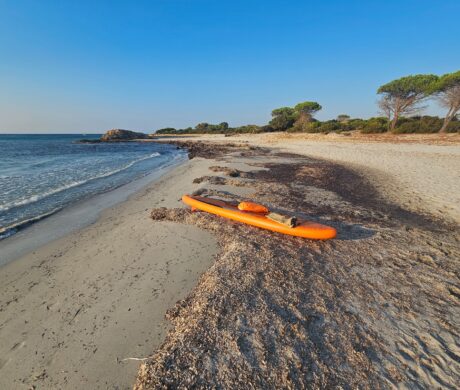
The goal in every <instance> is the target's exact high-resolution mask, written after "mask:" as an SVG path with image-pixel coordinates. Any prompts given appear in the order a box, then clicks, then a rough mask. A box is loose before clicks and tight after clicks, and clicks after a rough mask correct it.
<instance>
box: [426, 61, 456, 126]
mask: <svg viewBox="0 0 460 390" xmlns="http://www.w3.org/2000/svg"><path fill="white" fill-rule="evenodd" d="M431 92H432V93H433V94H434V95H435V96H436V97H437V99H438V101H439V103H440V104H441V106H443V107H445V108H447V114H446V116H445V118H444V124H443V126H442V127H441V130H440V132H441V133H444V132H445V131H446V129H447V126H448V125H449V123H450V121H451V120H452V119H453V118H455V116H456V115H457V113H458V112H459V110H460V70H459V71H457V72H453V73H447V74H445V75H443V76H441V77H440V78H439V79H438V81H437V82H436V83H434V84H433V87H432V91H431Z"/></svg>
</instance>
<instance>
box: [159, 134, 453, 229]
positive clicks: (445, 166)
mask: <svg viewBox="0 0 460 390" xmlns="http://www.w3.org/2000/svg"><path fill="white" fill-rule="evenodd" d="M168 138H169V139H170V140H172V139H176V140H187V139H194V140H203V141H208V142H216V143H226V142H247V143H249V144H251V145H256V146H266V147H272V148H276V149H279V150H282V151H286V152H292V153H297V154H302V155H306V156H310V157H316V158H320V159H325V160H328V161H333V162H339V163H343V164H346V166H347V167H350V168H355V169H356V170H357V171H358V172H360V173H363V174H364V175H366V176H367V177H368V178H369V179H370V180H371V181H372V182H373V184H374V186H375V188H376V189H377V190H378V191H379V192H380V193H381V194H383V195H385V197H386V198H388V199H390V200H391V201H392V202H394V203H397V204H400V205H402V206H404V207H406V208H408V209H410V210H413V211H415V212H417V211H425V212H428V213H429V214H434V215H436V216H438V217H440V218H443V219H451V220H453V221H456V222H457V223H460V135H458V134H447V135H445V136H440V135H438V134H421V135H417V134H416V135H411V134H407V135H400V136H396V135H382V134H378V135H363V134H360V133H356V134H352V135H351V136H344V135H340V134H329V135H323V134H286V133H267V134H241V135H237V136H233V137H224V136H222V135H209V134H206V135H200V136H192V137H168Z"/></svg>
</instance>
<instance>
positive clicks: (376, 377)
mask: <svg viewBox="0 0 460 390" xmlns="http://www.w3.org/2000/svg"><path fill="white" fill-rule="evenodd" d="M283 137H284V136H283ZM211 138H213V139H212V141H213V142H218V143H223V142H229V141H230V142H234V143H242V142H243V143H244V142H248V143H251V144H254V145H256V144H257V145H262V146H270V147H272V148H275V152H271V151H270V150H259V149H257V148H250V147H243V148H241V147H233V148H232V147H231V148H227V147H225V146H223V145H222V146H220V147H216V145H212V146H211V147H209V148H208V149H207V150H206V149H205V150H204V154H203V155H204V156H206V157H212V159H203V158H194V159H193V160H191V161H189V162H187V163H186V164H184V165H182V166H180V167H178V168H176V169H175V170H174V171H173V172H170V173H169V174H167V175H166V176H164V177H163V178H162V179H160V180H159V181H157V182H155V183H153V184H151V185H149V186H148V187H147V188H146V189H144V190H142V191H141V192H139V193H137V194H136V195H134V196H132V197H131V198H130V199H129V200H128V201H127V202H124V203H123V204H120V205H118V206H115V207H112V208H111V209H108V210H106V211H105V212H104V213H103V215H102V216H101V218H100V219H99V220H98V221H97V222H96V223H94V224H92V225H91V226H89V227H87V228H85V229H82V230H80V231H78V232H75V233H72V234H70V235H68V236H66V237H64V238H62V239H59V240H57V241H54V242H52V243H50V244H47V245H45V246H44V247H41V248H39V249H38V250H36V251H34V252H33V253H30V254H28V255H26V256H24V257H22V258H20V259H18V260H15V261H13V262H11V263H10V264H7V265H6V266H3V267H2V268H0V388H8V389H9V388H19V389H21V388H31V387H32V388H33V387H34V386H35V387H36V388H71V389H73V388H130V387H131V385H132V384H133V382H134V379H135V373H136V370H137V368H138V366H139V361H136V360H125V361H123V359H126V358H129V357H137V358H143V357H148V356H151V358H149V359H148V360H147V361H146V364H143V365H142V366H141V369H140V371H139V376H138V380H137V383H136V386H137V388H139V389H141V388H164V387H170V388H175V387H193V386H196V387H201V388H204V387H209V386H217V387H224V388H248V387H250V388H276V387H285V388H293V387H297V388H302V387H309V388H325V387H328V388H330V387H337V386H342V388H347V387H360V388H379V387H380V388H387V387H392V386H396V387H400V388H408V387H409V388H437V387H445V388H454V387H455V384H456V383H458V382H459V380H460V366H459V361H460V341H459V339H458V334H459V333H460V332H459V329H458V324H459V323H460V318H459V310H458V307H459V303H460V285H459V274H458V272H459V269H460V267H459V263H458V261H459V256H460V250H459V237H458V224H456V221H457V222H458V208H456V206H458V205H456V204H454V203H455V202H456V199H458V194H459V191H458V185H459V182H458V180H456V179H458V173H459V169H457V167H458V163H459V149H458V143H455V142H454V143H452V142H450V141H449V142H446V143H447V145H430V144H427V143H423V142H419V143H417V142H415V143H413V142H411V143H410V144H408V143H403V144H401V143H391V142H386V143H379V144H378V145H376V144H374V143H369V142H365V140H355V141H353V142H350V141H349V140H347V141H343V140H341V139H340V140H334V139H333V140H329V139H324V137H323V138H320V139H314V140H296V139H295V138H296V137H293V138H291V137H288V138H287V139H284V138H283V139H279V135H273V134H272V135H267V136H240V137H235V138H233V137H232V138H224V137H211ZM203 139H210V137H208V136H206V137H203ZM276 151H295V152H296V153H299V154H303V155H305V154H307V155H310V156H316V157H321V158H324V159H328V160H329V161H336V162H341V163H343V164H345V165H346V166H347V167H349V168H352V169H346V168H342V167H340V166H337V165H334V164H331V163H326V162H321V161H318V160H314V159H311V158H307V157H302V156H292V155H288V154H277V153H276ZM197 154H198V155H200V152H199V150H198V152H197V153H195V155H197ZM212 166H214V167H215V166H221V167H227V170H225V169H224V170H220V169H219V168H213V169H209V168H211V167H212ZM401 166H405V167H412V168H411V169H412V171H413V174H411V175H406V176H404V175H405V173H401V170H400V167H401ZM446 167H450V169H447V170H446V169H445V168H446ZM229 169H230V170H229ZM234 169H236V170H243V171H245V172H249V173H248V174H241V173H240V174H239V175H236V176H235V175H234V174H233V173H232V172H234V171H231V170H234ZM216 177H217V178H216ZM195 179H199V180H195ZM194 180H195V183H193V181H194ZM402 183H403V184H404V186H402ZM196 190H198V191H202V192H204V194H209V195H213V196H220V197H221V198H223V199H242V198H251V197H254V198H256V199H258V200H261V201H263V202H265V203H266V204H267V205H269V206H271V207H272V208H275V209H279V210H284V211H288V212H289V211H291V212H292V211H297V212H298V210H302V212H303V213H304V215H305V216H309V217H311V218H314V219H317V220H320V221H323V222H325V223H330V224H332V225H334V226H336V227H337V228H338V229H339V232H340V235H339V238H338V239H337V240H333V241H328V242H324V243H318V242H312V241H308V240H300V239H295V238H292V239H291V238H289V239H288V238H285V237H279V236H274V235H273V233H269V232H263V231H259V230H257V231H255V230H254V229H252V228H249V227H246V226H244V225H238V224H233V223H228V222H225V221H222V220H220V219H218V218H215V217H212V216H208V215H203V214H201V213H196V214H190V213H188V212H186V211H184V209H182V208H181V209H177V207H181V204H180V202H179V201H178V199H179V197H180V195H181V194H183V193H186V192H192V191H196ZM441 191H443V192H442V195H441V196H439V194H440V193H441ZM436 194H438V195H437V196H436ZM419 198H420V199H421V200H420V201H418V200H416V199H419ZM411 199H412V200H413V202H412V203H410V202H409V200H411ZM454 201H455V202H454ZM159 207H166V208H167V209H162V210H160V211H158V210H157V209H156V210H157V211H155V212H154V217H155V219H157V220H161V221H152V220H151V219H150V218H149V214H150V210H151V209H152V208H159ZM439 210H441V211H442V212H440V211H439ZM216 239H217V240H218V241H217V240H216ZM203 272H204V274H202V273H203ZM200 275H202V276H201V277H200ZM177 301H179V302H178V303H177V305H175V303H176V302H177ZM168 308H170V310H169V311H168V315H167V317H168V319H169V320H170V321H171V326H169V325H168V324H169V322H167V321H165V319H164V315H165V313H166V312H167V309H168ZM171 308H172V309H171Z"/></svg>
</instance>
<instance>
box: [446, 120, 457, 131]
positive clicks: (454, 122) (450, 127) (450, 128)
mask: <svg viewBox="0 0 460 390" xmlns="http://www.w3.org/2000/svg"><path fill="white" fill-rule="evenodd" d="M447 132H448V133H460V121H459V120H458V119H452V121H451V122H450V123H449V124H448V125H447Z"/></svg>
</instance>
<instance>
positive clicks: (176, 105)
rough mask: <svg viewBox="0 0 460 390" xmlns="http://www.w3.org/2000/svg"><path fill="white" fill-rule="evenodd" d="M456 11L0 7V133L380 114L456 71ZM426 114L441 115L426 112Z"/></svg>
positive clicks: (440, 5)
mask: <svg viewBox="0 0 460 390" xmlns="http://www.w3.org/2000/svg"><path fill="white" fill-rule="evenodd" d="M459 14H460V2H459V1H458V0H456V1H449V0H443V1H434V0H431V1H424V0H418V1H415V0H414V1H412V0H407V1H405V0H399V1H393V0H389V1H388V0H387V1H383V0H382V1H372V0H369V1H364V0H362V1H338V0H335V1H332V0H331V1H321V2H320V1H270V0H265V1H258V0H255V1H251V0H245V1H239V0H232V1H218V0H214V1H204V0H203V1H202V0H195V1H193V0H188V1H186V0H182V1H175V0H169V1H166V0H164V1H161V0H160V1H154V0H151V1H134V0H132V1H114V0H112V1H97V0H93V1H84V0H79V1H71V0H68V1H58V0H55V1H49V0H48V1H47V0H40V1H36V0H33V1H32V0H30V1H25V0H7V1H5V0H0V132H3V133H6V132H101V131H104V130H106V129H109V128H113V127H118V128H127V129H134V130H143V131H151V130H154V129H158V128H161V127H167V126H173V127H178V128H180V127H187V126H190V125H191V126H193V125H195V124H196V123H198V122H210V123H214V122H222V121H227V122H229V123H230V125H234V126H236V125H242V124H247V123H255V124H264V123H266V122H267V121H268V120H269V119H270V112H271V110H272V109H273V108H276V107H280V106H289V105H294V104H296V103H297V102H300V101H304V100H315V101H318V102H319V103H320V104H322V106H323V110H322V111H321V112H320V113H319V114H318V118H319V119H329V118H333V117H335V116H336V115H337V114H340V113H347V114H349V115H351V116H353V117H369V116H374V115H376V114H377V107H376V104H375V102H376V100H377V96H376V94H375V91H376V89H377V88H378V86H379V85H381V84H382V83H385V82H387V81H390V80H392V79H394V78H398V77H401V76H405V75H408V74H416V73H435V74H443V73H447V72H452V71H456V70H458V69H459V68H460V42H459V39H458V38H459V37H460V23H459V22H458V15H459ZM427 112H428V113H434V114H442V111H441V110H439V108H437V106H436V105H435V104H432V105H431V107H430V109H429V110H427Z"/></svg>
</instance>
